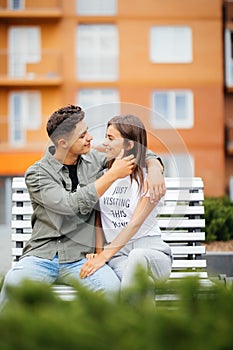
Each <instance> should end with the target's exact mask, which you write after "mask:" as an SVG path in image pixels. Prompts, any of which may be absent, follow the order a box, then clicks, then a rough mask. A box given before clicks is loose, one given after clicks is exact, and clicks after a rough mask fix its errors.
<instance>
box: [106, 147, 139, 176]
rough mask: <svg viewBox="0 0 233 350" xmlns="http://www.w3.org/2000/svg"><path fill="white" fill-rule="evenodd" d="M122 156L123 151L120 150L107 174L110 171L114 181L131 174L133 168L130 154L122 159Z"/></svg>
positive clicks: (133, 160)
mask: <svg viewBox="0 0 233 350" xmlns="http://www.w3.org/2000/svg"><path fill="white" fill-rule="evenodd" d="M123 155H124V150H123V149H122V150H121V152H120V153H119V155H118V156H117V158H116V159H115V160H114V162H113V164H112V167H111V169H110V170H109V172H110V171H111V172H112V173H113V174H114V175H115V178H116V179H118V178H123V177H126V176H128V175H130V174H132V172H133V169H134V167H135V158H134V156H133V155H132V154H130V155H129V156H126V157H123Z"/></svg>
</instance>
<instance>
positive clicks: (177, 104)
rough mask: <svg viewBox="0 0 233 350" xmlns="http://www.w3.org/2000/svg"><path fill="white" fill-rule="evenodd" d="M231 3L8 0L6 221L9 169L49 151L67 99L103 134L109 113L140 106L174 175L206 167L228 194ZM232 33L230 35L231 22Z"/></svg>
mask: <svg viewBox="0 0 233 350" xmlns="http://www.w3.org/2000/svg"><path fill="white" fill-rule="evenodd" d="M223 5H224V4H223V2H222V0H188V1H187V0H166V1H164V0H0V199H1V203H5V206H4V210H2V211H1V214H0V223H1V222H2V223H4V221H6V222H7V221H8V220H9V213H8V207H9V203H10V188H11V178H12V177H13V176H16V175H23V174H24V172H25V170H26V168H27V167H28V166H29V165H30V164H32V163H33V162H34V161H35V160H37V159H39V158H40V157H41V155H42V154H43V152H44V151H45V148H46V147H47V144H48V138H47V135H46V132H45V125H46V121H47V119H48V117H49V116H50V115H51V113H52V112H53V111H55V110H56V109H57V108H59V107H61V106H64V105H66V104H80V105H81V106H82V107H83V108H84V109H85V111H86V121H87V124H88V126H89V129H90V131H91V132H92V134H93V136H94V138H95V140H97V141H96V142H99V141H100V140H101V139H102V138H103V137H104V130H105V123H106V121H107V120H108V119H109V118H110V117H111V116H113V115H115V114H118V113H135V114H137V115H138V116H139V117H140V118H141V119H142V120H143V121H144V123H145V125H146V127H147V131H148V139H149V147H150V148H151V149H152V150H154V151H155V152H156V153H159V154H161V155H162V157H163V160H164V163H165V166H166V175H167V176H190V175H191V176H192V175H195V176H201V177H203V179H204V182H205V193H206V195H209V196H220V195H223V194H224V193H225V192H226V190H227V189H228V186H229V179H230V176H232V175H233V169H232V167H231V164H232V159H233V152H230V153H229V149H228V148H227V151H226V143H225V139H226V138H225V136H226V135H225V132H226V131H227V132H228V133H229V130H230V129H229V128H228V129H226V126H225V125H226V124H225V120H227V123H228V124H229V123H230V122H228V120H230V119H231V120H233V119H232V118H231V116H230V112H229V113H228V116H227V118H226V117H225V114H224V113H225V112H224V111H225V107H224V105H225V103H227V105H229V108H228V109H229V110H231V109H232V108H233V102H232V101H233V100H232V98H231V94H232V91H233V90H232V91H231V89H233V85H231V86H227V90H226V92H225V94H224V85H225V83H224V81H225V78H224V62H225V61H224V35H223V32H224V30H223V29H224V28H223V23H225V21H224V18H225V17H224V16H223V8H224V6H225V5H224V6H223ZM228 12H229V11H228ZM228 12H227V13H228ZM230 17H231V16H230ZM229 21H231V18H229ZM224 25H225V24H224ZM232 28H233V27H232ZM226 35H228V39H227V40H228V42H229V40H230V45H232V34H231V29H230V27H229V28H228V32H227V34H226ZM229 37H230V39H229ZM231 60H232V51H231ZM231 65H232V62H231ZM232 71H233V70H232ZM231 74H232V72H231ZM228 124H227V125H228ZM229 125H230V124H229ZM231 140H233V137H232V138H231ZM226 152H228V153H226ZM226 154H227V155H226Z"/></svg>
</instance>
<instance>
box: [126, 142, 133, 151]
mask: <svg viewBox="0 0 233 350" xmlns="http://www.w3.org/2000/svg"><path fill="white" fill-rule="evenodd" d="M133 147H134V141H132V140H128V142H127V146H126V149H127V151H129V150H131V149H132V148H133Z"/></svg>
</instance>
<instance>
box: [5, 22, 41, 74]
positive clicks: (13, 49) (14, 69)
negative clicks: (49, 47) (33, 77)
mask: <svg viewBox="0 0 233 350" xmlns="http://www.w3.org/2000/svg"><path fill="white" fill-rule="evenodd" d="M8 47H9V62H8V65H9V75H10V76H11V77H15V78H24V77H25V76H26V75H27V71H26V68H27V67H26V65H27V63H38V62H40V60H41V43H40V28H39V27H23V26H20V27H18V26H17V27H11V28H10V29H9V43H8Z"/></svg>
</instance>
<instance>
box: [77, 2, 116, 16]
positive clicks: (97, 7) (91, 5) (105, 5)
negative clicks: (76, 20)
mask: <svg viewBox="0 0 233 350" xmlns="http://www.w3.org/2000/svg"><path fill="white" fill-rule="evenodd" d="M76 6H77V13H78V14H79V15H84V16H85V15H93V16H98V15H102V16H113V15H116V13H117V0H76Z"/></svg>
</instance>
